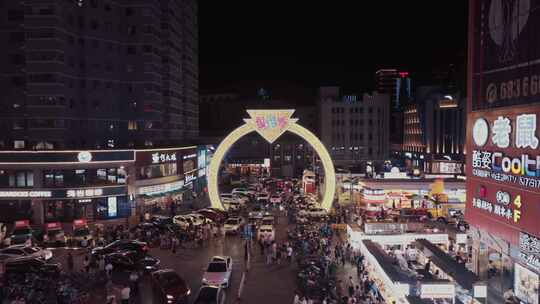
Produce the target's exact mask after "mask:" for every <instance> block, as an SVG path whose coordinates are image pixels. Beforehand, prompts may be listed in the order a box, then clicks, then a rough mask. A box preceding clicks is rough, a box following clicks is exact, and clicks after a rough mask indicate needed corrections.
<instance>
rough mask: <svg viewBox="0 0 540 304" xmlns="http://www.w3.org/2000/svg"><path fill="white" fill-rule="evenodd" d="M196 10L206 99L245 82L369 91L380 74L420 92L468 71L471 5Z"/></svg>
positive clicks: (205, 6)
mask: <svg viewBox="0 0 540 304" xmlns="http://www.w3.org/2000/svg"><path fill="white" fill-rule="evenodd" d="M345 2H347V3H351V4H348V5H345V4H339V5H338V4H337V3H345ZM199 3H200V4H199V30H200V32H199V52H200V53H199V54H200V55H199V63H200V88H201V92H202V93H204V92H205V91H215V90H222V89H224V88H228V87H230V86H233V85H234V84H238V83H241V82H244V81H246V80H249V81H253V80H256V81H259V82H260V83H264V81H273V80H280V81H285V82H287V83H291V84H295V85H300V86H304V87H309V88H316V87H318V86H319V85H332V84H340V85H342V86H345V87H346V88H349V89H352V90H356V91H366V90H372V89H373V87H374V72H375V71H376V70H377V69H379V68H385V67H397V68H400V69H404V70H408V71H410V72H411V73H412V76H413V79H414V81H415V82H416V84H418V83H422V82H429V80H430V78H431V71H433V70H434V69H437V68H440V67H443V68H444V67H446V66H447V65H448V64H455V65H457V66H462V67H464V65H465V63H466V49H467V45H466V43H467V41H466V40H467V39H466V37H467V0H451V1H399V0H392V1H381V0H378V1H320V3H315V2H314V1H309V2H308V1H211V0H202V1H200V2H199ZM308 3H309V5H307V4H308ZM353 3H354V4H356V5H353ZM368 3H369V4H368ZM359 4H361V6H360V5H359ZM463 76H464V74H463Z"/></svg>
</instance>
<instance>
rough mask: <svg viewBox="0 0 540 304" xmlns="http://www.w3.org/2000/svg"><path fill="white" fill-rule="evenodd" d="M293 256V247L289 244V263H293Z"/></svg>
mask: <svg viewBox="0 0 540 304" xmlns="http://www.w3.org/2000/svg"><path fill="white" fill-rule="evenodd" d="M292 255H293V249H292V247H291V245H290V244H289V246H287V261H288V262H289V264H290V263H292Z"/></svg>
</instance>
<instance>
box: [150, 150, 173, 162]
mask: <svg viewBox="0 0 540 304" xmlns="http://www.w3.org/2000/svg"><path fill="white" fill-rule="evenodd" d="M168 162H176V152H171V153H160V152H155V153H152V164H163V163H168Z"/></svg>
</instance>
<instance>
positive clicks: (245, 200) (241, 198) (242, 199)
mask: <svg viewBox="0 0 540 304" xmlns="http://www.w3.org/2000/svg"><path fill="white" fill-rule="evenodd" d="M233 200H235V201H237V202H239V203H240V204H241V205H242V206H245V205H246V204H247V203H248V202H249V197H247V196H246V195H244V194H241V193H235V194H233Z"/></svg>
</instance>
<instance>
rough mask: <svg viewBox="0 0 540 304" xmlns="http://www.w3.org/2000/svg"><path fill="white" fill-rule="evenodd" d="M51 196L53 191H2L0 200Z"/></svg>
mask: <svg viewBox="0 0 540 304" xmlns="http://www.w3.org/2000/svg"><path fill="white" fill-rule="evenodd" d="M51 196H52V192H51V191H18V190H15V191H0V198H46V197H51Z"/></svg>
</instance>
